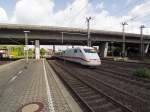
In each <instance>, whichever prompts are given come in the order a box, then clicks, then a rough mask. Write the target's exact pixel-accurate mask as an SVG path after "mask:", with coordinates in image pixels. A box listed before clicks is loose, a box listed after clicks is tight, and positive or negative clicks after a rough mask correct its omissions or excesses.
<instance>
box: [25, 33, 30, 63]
mask: <svg viewBox="0 0 150 112" xmlns="http://www.w3.org/2000/svg"><path fill="white" fill-rule="evenodd" d="M23 32H24V34H25V46H26V63H28V33H30V31H23Z"/></svg>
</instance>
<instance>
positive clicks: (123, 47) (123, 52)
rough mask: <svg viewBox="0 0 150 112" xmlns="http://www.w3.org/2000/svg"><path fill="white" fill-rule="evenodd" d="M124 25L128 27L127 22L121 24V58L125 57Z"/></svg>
mask: <svg viewBox="0 0 150 112" xmlns="http://www.w3.org/2000/svg"><path fill="white" fill-rule="evenodd" d="M125 25H128V24H127V22H122V36H123V38H122V56H123V57H125V50H126V44H125V41H126V37H125Z"/></svg>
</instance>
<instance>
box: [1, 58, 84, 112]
mask: <svg viewBox="0 0 150 112" xmlns="http://www.w3.org/2000/svg"><path fill="white" fill-rule="evenodd" d="M0 112H82V110H81V109H80V107H79V105H78V104H77V103H76V101H75V100H74V99H73V98H72V96H71V95H70V94H69V92H68V91H67V89H66V88H65V87H64V85H63V84H62V82H61V80H60V79H59V78H58V77H57V75H56V74H55V72H54V71H53V69H52V68H51V67H50V65H49V64H48V62H47V61H46V60H44V59H41V60H29V62H28V63H26V62H25V60H18V61H15V62H12V63H10V64H6V65H2V66H0Z"/></svg>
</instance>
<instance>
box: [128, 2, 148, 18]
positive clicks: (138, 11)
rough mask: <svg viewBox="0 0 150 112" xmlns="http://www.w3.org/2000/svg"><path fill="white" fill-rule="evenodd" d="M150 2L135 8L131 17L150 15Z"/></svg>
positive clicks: (130, 13)
mask: <svg viewBox="0 0 150 112" xmlns="http://www.w3.org/2000/svg"><path fill="white" fill-rule="evenodd" d="M149 7H150V1H147V2H145V3H143V4H140V5H137V6H135V7H134V8H133V9H132V10H131V11H130V12H129V15H132V16H145V15H148V14H150V8H149Z"/></svg>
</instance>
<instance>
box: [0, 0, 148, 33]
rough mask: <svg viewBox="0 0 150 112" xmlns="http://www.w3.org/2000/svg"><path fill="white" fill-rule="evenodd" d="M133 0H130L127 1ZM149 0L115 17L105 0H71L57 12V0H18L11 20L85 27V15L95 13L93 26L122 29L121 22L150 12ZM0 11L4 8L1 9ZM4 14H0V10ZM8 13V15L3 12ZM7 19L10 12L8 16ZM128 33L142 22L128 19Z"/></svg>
mask: <svg viewBox="0 0 150 112" xmlns="http://www.w3.org/2000/svg"><path fill="white" fill-rule="evenodd" d="M129 2H131V0H128V3H129ZM149 5H150V2H146V3H143V4H141V5H138V6H136V7H134V8H133V9H132V10H131V11H130V13H129V14H128V15H125V16H123V17H121V16H115V14H114V16H112V14H110V13H109V12H108V11H107V10H106V9H105V7H104V2H100V1H99V2H98V3H97V5H92V4H91V3H90V0H72V3H70V4H68V5H67V7H66V8H64V9H62V10H59V11H57V12H54V11H53V9H54V7H55V4H54V0H18V1H17V2H16V6H15V11H14V15H13V17H12V18H11V20H10V22H11V23H23V24H40V25H50V26H67V27H78V28H86V17H87V16H92V18H93V19H92V20H91V28H92V29H101V30H111V31H121V30H122V26H121V22H122V21H125V20H130V19H131V18H132V17H134V16H135V15H143V13H144V14H147V13H149V10H150V9H149V8H148V7H149ZM0 12H3V11H1V9H0ZM0 14H1V13H0ZM3 15H5V14H3ZM6 18H7V15H6ZM128 24H129V25H128V26H126V27H127V28H126V32H134V33H135V32H136V33H138V32H139V26H140V25H141V24H142V23H141V22H140V21H133V22H129V23H128Z"/></svg>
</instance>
